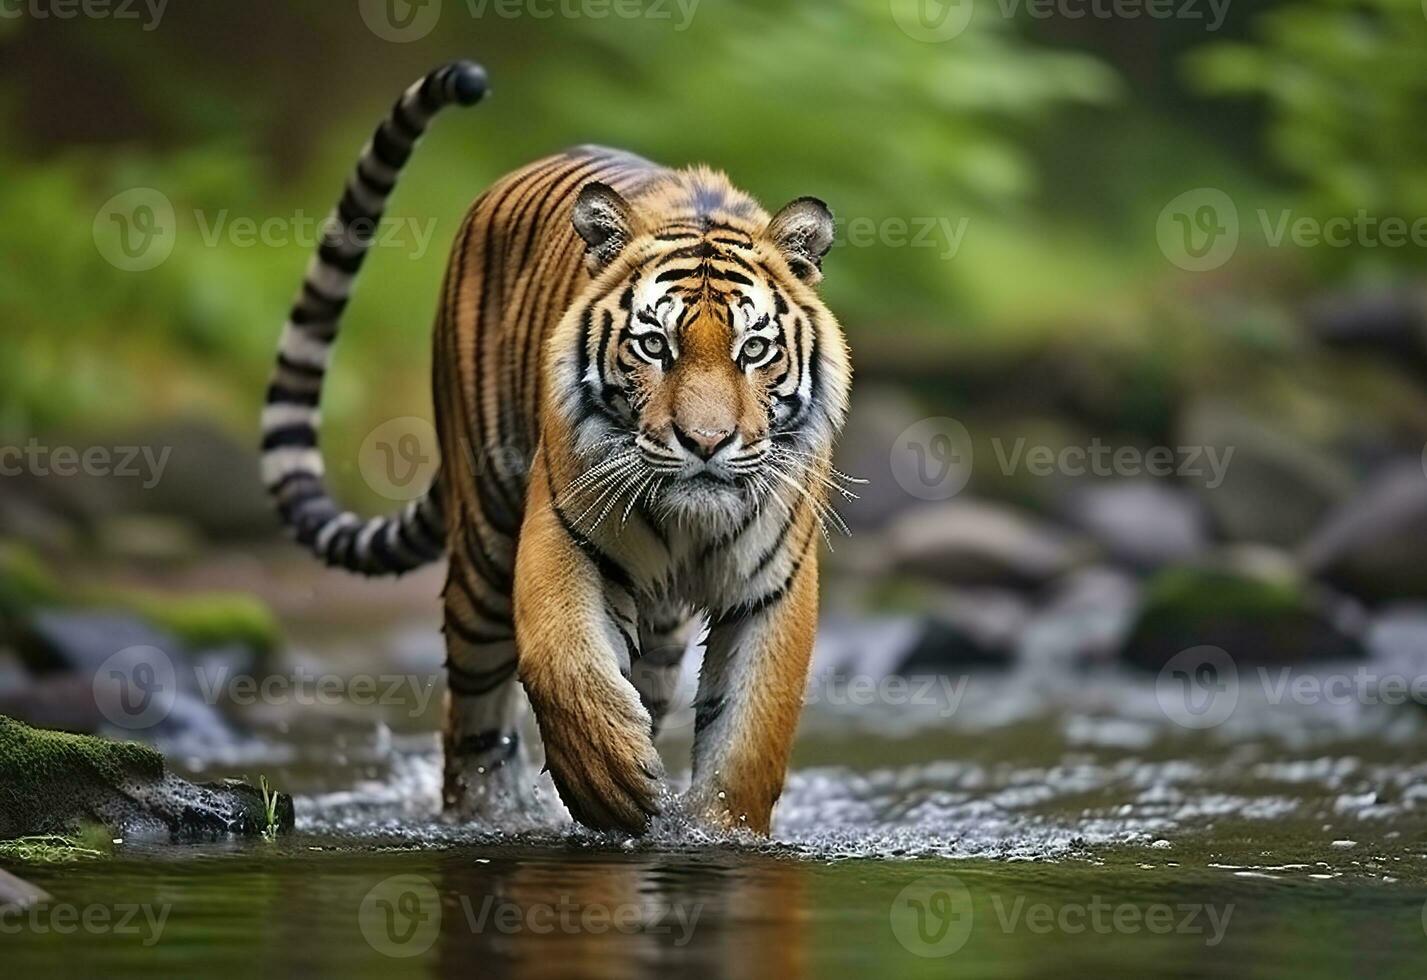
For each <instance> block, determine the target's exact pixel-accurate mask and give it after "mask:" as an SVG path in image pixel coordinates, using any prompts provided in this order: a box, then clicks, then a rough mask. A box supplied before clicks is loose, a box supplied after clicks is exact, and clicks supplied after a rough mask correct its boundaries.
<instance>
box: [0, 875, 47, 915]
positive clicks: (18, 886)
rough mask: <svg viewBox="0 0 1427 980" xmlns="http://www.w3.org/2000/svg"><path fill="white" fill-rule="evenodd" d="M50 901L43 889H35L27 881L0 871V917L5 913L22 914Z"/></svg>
mask: <svg viewBox="0 0 1427 980" xmlns="http://www.w3.org/2000/svg"><path fill="white" fill-rule="evenodd" d="M50 901H53V899H52V898H51V897H50V894H49V892H47V891H45V890H44V889H43V888H37V887H36V886H34V885H32V884H30V883H29V882H28V881H24V880H23V879H20V878H16V877H15V876H14V875H12V874H10V873H9V872H8V871H5V870H4V869H0V917H3V916H4V915H5V914H6V913H14V912H23V911H25V909H28V908H33V907H34V906H36V905H44V904H46V903H48V902H50Z"/></svg>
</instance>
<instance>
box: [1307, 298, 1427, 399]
mask: <svg viewBox="0 0 1427 980" xmlns="http://www.w3.org/2000/svg"><path fill="white" fill-rule="evenodd" d="M1304 320H1305V322H1306V323H1307V326H1308V330H1309V332H1310V333H1311V334H1312V335H1313V336H1314V337H1316V338H1317V339H1318V340H1319V341H1320V342H1322V343H1323V344H1324V345H1325V346H1327V347H1331V348H1333V349H1335V350H1344V351H1355V352H1357V351H1361V352H1364V353H1372V354H1376V355H1378V356H1379V357H1381V358H1382V359H1383V361H1384V362H1385V363H1389V364H1392V365H1393V366H1395V367H1398V368H1401V369H1404V370H1406V371H1407V372H1408V373H1410V374H1411V375H1413V376H1414V377H1415V378H1416V379H1417V380H1418V381H1419V382H1420V381H1422V380H1427V296H1424V294H1423V291H1422V290H1421V289H1420V288H1410V289H1409V288H1403V287H1400V286H1399V287H1393V288H1389V289H1383V288H1381V287H1376V288H1373V289H1368V290H1359V291H1354V292H1342V293H1333V294H1326V295H1323V296H1318V297H1315V298H1314V299H1313V300H1312V302H1311V303H1310V304H1309V305H1308V306H1307V307H1306V308H1305V310H1304Z"/></svg>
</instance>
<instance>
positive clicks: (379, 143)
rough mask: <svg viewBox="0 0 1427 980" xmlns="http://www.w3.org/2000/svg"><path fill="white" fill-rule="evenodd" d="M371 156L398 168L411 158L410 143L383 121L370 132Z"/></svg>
mask: <svg viewBox="0 0 1427 980" xmlns="http://www.w3.org/2000/svg"><path fill="white" fill-rule="evenodd" d="M372 156H374V157H376V158H377V159H378V160H380V161H381V162H382V163H384V164H386V165H387V166H388V167H390V168H391V169H393V170H400V169H401V168H402V167H404V166H406V161H407V160H409V159H411V143H409V142H408V141H406V140H404V139H402V138H401V137H400V136H398V135H397V134H395V133H393V132H392V130H391V127H389V126H388V125H387V124H386V123H385V122H383V123H382V124H381V125H380V126H378V127H377V131H376V132H375V133H373V134H372Z"/></svg>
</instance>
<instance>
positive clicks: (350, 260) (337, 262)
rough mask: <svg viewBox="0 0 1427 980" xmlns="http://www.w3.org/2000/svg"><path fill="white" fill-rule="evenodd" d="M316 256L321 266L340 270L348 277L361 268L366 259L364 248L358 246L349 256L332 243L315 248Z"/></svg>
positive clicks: (325, 243) (324, 243)
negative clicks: (321, 263) (320, 261)
mask: <svg viewBox="0 0 1427 980" xmlns="http://www.w3.org/2000/svg"><path fill="white" fill-rule="evenodd" d="M317 255H318V257H319V258H320V259H321V260H322V262H323V264H325V265H330V266H332V267H333V268H336V269H340V270H342V271H343V272H345V273H347V274H348V275H351V276H354V275H356V274H357V272H358V271H359V270H360V269H361V268H362V260H363V259H364V258H366V257H367V253H366V248H365V247H364V246H358V248H357V251H355V252H353V253H352V254H351V255H345V254H343V253H342V251H341V249H339V248H338V247H337V246H336V245H335V244H333V243H332V242H323V243H322V244H321V245H320V246H318V248H317Z"/></svg>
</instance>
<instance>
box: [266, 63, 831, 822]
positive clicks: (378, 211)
mask: <svg viewBox="0 0 1427 980" xmlns="http://www.w3.org/2000/svg"><path fill="white" fill-rule="evenodd" d="M487 89H488V85H487V76H486V73H485V71H484V69H483V68H481V67H480V66H479V65H477V64H476V63H474V62H471V61H456V62H452V63H450V64H447V65H444V66H442V67H439V68H437V69H435V70H433V71H432V72H430V73H429V74H427V75H425V76H424V77H423V78H422V79H420V80H418V81H417V82H416V83H415V84H413V85H412V86H411V87H410V88H408V89H406V91H405V92H404V94H403V95H402V96H401V97H400V98H399V99H398V100H397V102H396V104H395V105H394V106H393V108H392V109H391V111H390V113H389V114H388V115H387V116H386V118H385V119H384V120H383V121H382V122H381V123H380V125H379V126H378V127H377V129H376V130H375V132H374V134H373V135H372V137H371V139H370V140H369V141H368V142H367V143H366V145H365V146H364V147H363V149H362V151H361V154H360V157H359V159H358V162H357V165H356V168H355V170H354V171H353V172H352V173H351V175H350V177H349V179H348V181H347V183H346V187H345V190H344V192H343V194H342V196H341V199H340V201H339V202H338V204H337V205H336V207H335V208H334V209H333V211H332V212H331V213H330V215H329V216H328V218H327V221H326V223H325V224H324V225H323V229H324V231H323V235H322V239H321V241H320V243H319V246H318V248H317V251H316V255H315V256H314V257H313V258H312V259H311V260H310V263H309V265H308V268H307V272H306V275H305V277H304V279H303V282H302V286H301V290H300V292H299V293H298V295H297V298H296V299H295V301H294V302H293V305H292V307H291V312H290V314H289V316H288V320H287V322H286V324H285V325H284V326H283V329H282V333H281V337H280V339H279V342H278V354H277V364H276V367H275V369H274V371H273V374H272V377H271V381H270V384H269V387H268V389H267V397H266V404H265V407H264V409H263V414H262V469H263V474H262V476H263V480H264V482H265V484H266V486H267V489H268V490H269V492H270V493H271V495H272V497H273V498H274V500H275V503H276V506H277V510H278V513H279V514H280V516H281V518H282V520H283V521H284V522H285V523H286V525H287V526H288V528H289V529H290V531H291V532H292V533H293V535H294V536H295V537H296V540H297V541H298V542H299V543H300V544H302V545H303V546H305V547H306V548H307V549H309V550H310V551H311V552H312V553H313V554H314V555H316V556H317V557H318V558H320V559H322V560H323V561H324V562H326V563H327V564H328V565H330V566H336V567H340V568H343V569H347V570H351V571H354V572H358V573H362V574H365V575H368V576H374V575H387V574H401V573H404V572H408V571H410V570H412V569H414V568H417V567H419V566H421V565H424V564H427V563H430V562H434V561H437V560H439V559H441V558H442V557H445V558H446V559H447V570H446V582H445V587H444V589H443V590H442V615H443V634H444V642H445V648H446V660H445V671H446V675H447V690H446V694H445V700H444V706H443V710H444V721H443V731H442V749H443V753H444V763H443V782H442V810H443V812H444V813H445V814H447V815H448V816H450V817H452V818H454V819H458V820H491V821H499V820H501V819H504V818H505V817H507V816H509V815H510V814H511V813H512V812H518V811H519V810H520V808H522V807H524V806H528V805H530V804H531V801H532V799H533V797H534V796H537V795H539V793H538V790H537V789H536V788H535V787H536V783H537V780H539V779H540V778H541V775H542V774H543V773H544V772H548V773H549V775H550V778H551V780H552V781H553V784H554V788H555V790H556V791H557V793H558V795H559V798H560V801H561V802H562V803H563V804H564V807H565V809H566V810H567V811H568V813H569V815H570V817H572V818H573V819H574V820H575V821H577V822H578V823H580V824H583V825H584V826H586V827H589V828H592V829H594V830H596V831H609V832H616V833H623V834H629V835H640V834H644V833H646V832H647V831H648V829H649V827H650V824H651V821H652V820H653V818H655V817H658V816H659V815H660V814H661V813H664V812H666V810H667V808H668V806H669V803H670V801H671V800H675V799H678V800H680V801H681V804H680V805H681V811H682V812H684V813H687V814H690V815H692V817H693V818H694V819H696V820H698V821H700V822H701V825H706V826H713V827H721V828H735V829H736V828H744V829H747V830H748V831H751V832H752V833H754V834H755V835H767V834H768V833H769V831H770V823H771V819H772V812H773V808H774V806H775V804H776V802H777V800H778V798H779V796H780V794H781V793H782V788H783V784H784V781H785V778H786V772H787V767H788V760H789V754H790V751H791V746H792V743H793V736H794V730H795V728H796V727H797V723H798V719H799V715H800V713H801V709H802V703H803V699H804V690H805V687H806V684H807V679H808V675H809V670H810V661H811V655H812V649H813V641H814V635H815V631H816V623H817V614H818V560H819V549H820V544H819V538H820V536H826V535H827V532H828V528H829V526H830V522H831V521H833V520H835V519H836V511H835V510H834V509H833V507H832V505H831V503H830V501H831V499H832V490H834V489H844V488H843V485H842V484H841V483H840V482H839V479H838V478H839V477H840V476H842V474H840V473H839V472H838V471H836V470H835V469H834V468H833V466H832V452H833V446H834V443H835V441H836V438H837V436H838V434H839V432H840V431H841V429H842V426H843V422H844V419H845V417H846V414H847V408H848V396H849V386H850V383H851V363H850V355H849V352H848V348H847V344H846V341H845V338H844V335H843V332H842V329H841V327H840V326H839V324H838V322H837V320H836V319H835V318H834V316H833V315H832V313H831V312H830V311H829V310H828V308H827V307H826V306H825V305H824V303H823V301H822V300H821V298H820V296H819V293H818V289H817V287H818V285H819V283H820V282H821V280H822V260H823V258H824V256H825V255H826V254H827V253H828V251H829V249H830V248H831V246H832V244H833V241H834V237H835V222H834V218H833V215H832V212H831V211H830V209H829V208H828V206H827V205H826V204H825V203H823V202H822V201H821V200H819V199H817V198H814V197H800V198H798V199H796V200H794V201H792V202H791V203H789V204H788V205H787V206H785V207H784V208H782V209H781V210H780V211H778V212H777V213H776V214H774V215H772V216H771V217H770V215H769V214H768V212H766V211H764V210H763V208H762V207H761V206H760V205H759V204H758V203H757V202H756V201H755V200H754V199H753V198H752V197H750V196H749V195H747V194H746V193H744V192H743V191H740V190H738V189H737V188H736V187H734V185H733V184H732V183H731V182H730V180H729V178H728V177H727V176H726V175H725V174H724V173H722V172H719V171H716V170H713V169H710V168H708V167H707V166H692V167H687V168H682V169H670V168H666V167H663V166H659V165H657V164H654V163H651V162H650V161H648V160H645V159H643V158H642V157H639V156H637V155H635V154H632V153H628V152H623V151H617V150H610V149H605V148H602V147H598V146H581V147H576V148H573V149H570V150H567V151H565V152H562V153H558V154H556V155H553V156H549V157H546V158H544V159H541V160H537V161H536V162H534V163H531V164H529V165H527V166H525V167H523V168H521V169H519V170H516V171H514V172H512V173H510V174H509V175H507V176H505V177H503V178H501V179H500V180H499V181H497V182H496V183H495V184H494V185H493V186H491V187H490V188H489V189H487V190H486V191H485V192H484V193H482V194H481V195H480V196H479V197H478V198H477V199H476V200H475V202H474V203H473V204H472V205H471V206H470V208H469V210H468V211H467V213H466V215H465V218H464V220H463V222H462V224H461V226H460V228H459V230H458V232H457V234H456V236H455V241H454V244H453V246H452V250H451V257H450V261H449V265H448V268H447V272H446V275H445V279H444V283H443V286H442V293H441V297H440V302H439V309H438V313H437V315H436V320H435V326H434V331H433V348H432V387H433V392H434V415H435V428H436V434H437V444H438V445H437V448H438V449H439V457H440V468H439V471H438V472H437V475H436V477H435V478H434V479H433V480H432V482H431V486H430V489H429V490H428V491H427V492H426V493H425V494H424V495H423V496H421V497H420V498H419V499H417V500H414V501H412V502H410V503H407V504H406V505H405V506H404V507H403V508H401V509H399V510H398V511H397V512H395V513H393V514H390V515H388V516H382V517H372V518H367V519H364V518H362V517H359V516H358V515H357V514H355V513H353V512H351V511H349V510H346V509H344V508H343V507H342V506H340V505H339V504H338V503H337V502H336V501H335V500H334V498H333V497H332V496H331V494H330V493H329V491H328V489H327V487H326V485H325V482H324V470H323V457H322V454H321V452H320V450H319V447H318V427H319V402H320V398H321V393H322V382H323V379H324V377H325V375H326V372H327V370H328V366H329V359H330V355H331V352H332V348H333V344H334V342H335V340H336V337H337V332H338V326H339V324H340V322H341V318H342V314H343V312H344V310H345V308H346V306H347V305H348V302H349V300H350V298H351V295H352V289H353V284H354V281H355V278H356V276H357V273H358V271H359V270H360V268H361V266H362V262H363V260H364V258H365V256H366V253H367V250H368V248H369V246H370V244H371V241H372V237H373V236H372V231H373V230H374V229H375V227H376V225H377V223H378V222H379V220H380V219H381V216H382V214H383V211H384V208H385V207H386V204H387V200H388V198H389V197H390V196H391V194H392V192H393V190H394V188H395V186H396V182H397V177H398V174H399V172H400V171H401V169H402V167H403V166H404V165H405V163H406V162H407V160H408V159H409V157H410V155H411V153H412V150H413V148H414V146H415V144H416V143H417V141H418V139H419V138H420V137H421V136H422V135H423V134H424V133H425V131H426V130H427V128H428V126H429V124H430V123H431V121H432V119H433V118H434V117H435V116H436V114H437V113H438V112H440V111H441V110H442V109H443V108H445V107H447V106H450V105H457V104H459V105H462V106H471V105H475V104H476V103H478V102H480V101H481V100H482V98H483V97H484V96H485V95H486V93H487ZM849 479H850V478H849ZM700 636H702V639H703V647H704V655H703V662H702V666H701V668H700V671H699V677H698V683H697V689H696V694H695V698H694V735H693V748H692V765H691V776H690V778H689V783H688V786H687V789H686V790H685V791H684V792H683V794H682V796H679V795H677V794H674V793H673V792H672V791H671V790H670V789H669V785H668V779H667V776H666V773H665V770H664V767H663V765H662V763H661V761H660V756H659V754H658V753H657V752H656V750H655V747H654V741H655V738H656V737H657V735H658V734H659V732H660V728H661V723H662V722H663V720H664V719H665V717H666V714H667V712H668V710H669V707H670V701H671V699H672V698H673V696H674V694H675V693H676V686H677V681H678V676H679V671H680V668H681V658H682V657H683V656H684V653H685V650H686V649H687V648H688V647H689V646H690V645H691V644H692V642H693V641H694V640H696V639H698V638H699V637H700ZM527 706H528V707H527ZM529 710H533V713H534V720H535V728H536V730H537V731H538V735H539V745H540V746H541V747H542V748H543V752H544V767H543V769H542V770H540V771H539V772H537V770H536V769H535V762H534V756H535V751H534V749H533V747H532V746H531V745H525V744H522V742H521V739H520V729H521V727H522V721H523V718H524V715H525V712H526V711H529Z"/></svg>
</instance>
